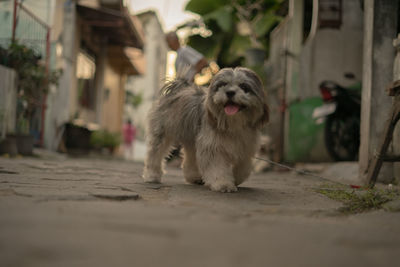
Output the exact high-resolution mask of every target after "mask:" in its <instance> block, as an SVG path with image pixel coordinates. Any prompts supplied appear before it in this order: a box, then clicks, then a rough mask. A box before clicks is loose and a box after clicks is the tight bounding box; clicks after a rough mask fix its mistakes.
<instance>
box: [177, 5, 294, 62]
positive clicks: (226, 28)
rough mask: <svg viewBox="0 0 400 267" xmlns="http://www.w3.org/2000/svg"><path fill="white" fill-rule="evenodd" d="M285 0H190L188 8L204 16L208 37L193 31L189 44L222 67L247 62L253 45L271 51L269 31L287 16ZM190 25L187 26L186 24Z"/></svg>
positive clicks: (198, 25)
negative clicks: (247, 52) (249, 50)
mask: <svg viewBox="0 0 400 267" xmlns="http://www.w3.org/2000/svg"><path fill="white" fill-rule="evenodd" d="M286 4H287V1H285V0H234V1H229V0H190V1H189V2H188V3H187V5H186V8H185V9H186V10H188V11H191V12H194V13H197V14H199V15H200V16H201V21H202V23H204V24H201V23H199V24H197V25H196V24H193V23H192V24H190V26H189V27H190V28H192V32H201V31H194V30H193V29H195V28H196V27H197V28H198V27H205V28H206V29H207V30H209V31H210V32H211V34H209V35H208V36H201V35H200V34H192V35H191V36H190V37H189V39H188V45H190V46H192V47H193V48H195V49H196V50H198V51H199V52H201V53H202V54H204V55H205V56H206V57H207V58H208V59H210V60H215V61H216V62H217V64H218V65H219V66H221V67H234V66H238V65H246V64H245V60H244V58H245V53H246V51H247V50H248V49H250V48H258V49H262V50H264V52H265V53H267V52H268V43H269V33H270V32H271V30H272V29H273V28H274V26H275V25H277V24H278V23H279V21H280V20H281V19H282V16H284V15H285V12H286V10H285V8H287V6H286ZM186 26H187V25H186Z"/></svg>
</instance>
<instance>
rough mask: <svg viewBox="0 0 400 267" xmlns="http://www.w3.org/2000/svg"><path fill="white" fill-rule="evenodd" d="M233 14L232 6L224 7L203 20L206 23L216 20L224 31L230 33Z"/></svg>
mask: <svg viewBox="0 0 400 267" xmlns="http://www.w3.org/2000/svg"><path fill="white" fill-rule="evenodd" d="M232 12H233V8H232V7H231V6H222V7H220V8H218V9H217V10H215V11H213V12H211V13H208V14H207V15H205V16H204V17H203V18H204V21H205V22H206V23H207V21H208V20H215V21H216V22H217V24H218V26H219V27H220V28H221V29H222V31H224V32H229V31H231V30H232Z"/></svg>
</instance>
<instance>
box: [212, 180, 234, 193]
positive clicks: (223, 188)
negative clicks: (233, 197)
mask: <svg viewBox="0 0 400 267" xmlns="http://www.w3.org/2000/svg"><path fill="white" fill-rule="evenodd" d="M207 186H208V187H209V188H210V189H211V190H212V191H215V192H222V193H233V192H237V191H238V189H237V187H236V186H235V185H234V184H233V183H218V182H217V183H213V184H209V185H207Z"/></svg>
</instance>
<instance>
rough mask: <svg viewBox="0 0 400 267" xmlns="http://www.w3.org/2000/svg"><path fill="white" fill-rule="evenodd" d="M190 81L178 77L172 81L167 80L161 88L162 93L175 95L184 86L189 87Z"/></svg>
mask: <svg viewBox="0 0 400 267" xmlns="http://www.w3.org/2000/svg"><path fill="white" fill-rule="evenodd" d="M190 85H191V83H189V82H188V81H187V80H186V79H184V78H180V77H177V78H175V79H173V80H172V81H167V82H166V83H165V84H164V86H163V87H162V88H161V91H160V93H161V95H173V94H176V93H177V92H179V91H180V90H182V89H183V88H186V87H189V86H190Z"/></svg>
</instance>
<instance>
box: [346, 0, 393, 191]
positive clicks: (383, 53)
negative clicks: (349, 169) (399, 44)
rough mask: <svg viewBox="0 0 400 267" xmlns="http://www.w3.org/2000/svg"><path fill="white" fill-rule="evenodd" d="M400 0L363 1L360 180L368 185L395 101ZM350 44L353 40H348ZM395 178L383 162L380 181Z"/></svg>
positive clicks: (391, 170) (387, 165) (388, 166)
mask: <svg viewBox="0 0 400 267" xmlns="http://www.w3.org/2000/svg"><path fill="white" fill-rule="evenodd" d="M397 12H398V0H394V1H393V0H365V1H364V51H363V79H362V83H363V91H362V105H361V127H360V128H361V129H360V134H361V140H360V157H359V166H360V169H359V178H360V180H361V181H362V182H364V183H367V182H368V181H366V174H367V171H368V167H369V164H370V162H371V159H372V157H373V156H374V154H375V151H376V150H377V145H378V142H379V139H380V138H381V137H382V135H383V127H384V124H385V121H386V120H387V117H388V114H389V110H390V107H391V103H392V99H391V98H390V97H389V96H388V95H387V93H386V91H385V89H386V86H387V85H388V84H389V83H390V82H392V80H393V60H394V56H395V50H394V47H393V44H392V42H393V39H394V38H395V37H396V31H397V16H398V14H397ZM349 41H351V40H349ZM392 179H393V164H392V163H384V164H383V166H382V169H381V171H380V175H379V176H378V181H379V180H380V181H382V182H385V181H386V182H389V181H390V180H392Z"/></svg>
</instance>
